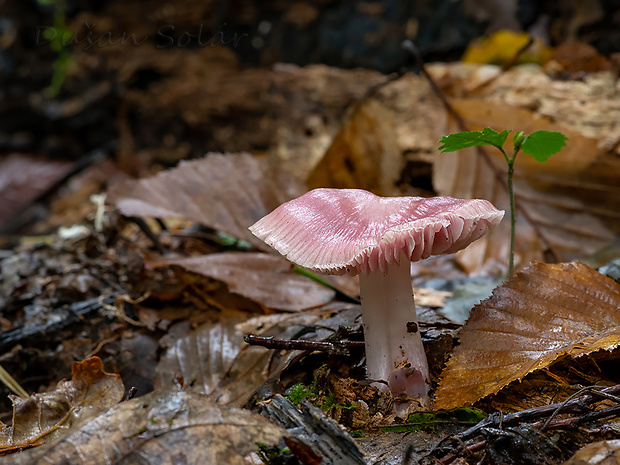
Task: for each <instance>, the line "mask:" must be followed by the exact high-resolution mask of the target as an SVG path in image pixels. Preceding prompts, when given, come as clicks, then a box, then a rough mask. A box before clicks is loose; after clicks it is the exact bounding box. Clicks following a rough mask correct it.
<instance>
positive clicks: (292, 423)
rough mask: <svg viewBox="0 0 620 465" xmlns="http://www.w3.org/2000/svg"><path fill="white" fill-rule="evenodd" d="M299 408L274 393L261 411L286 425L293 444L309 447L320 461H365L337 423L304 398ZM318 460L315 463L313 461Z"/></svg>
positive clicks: (348, 463)
mask: <svg viewBox="0 0 620 465" xmlns="http://www.w3.org/2000/svg"><path fill="white" fill-rule="evenodd" d="M300 408H301V410H297V408H296V407H295V405H294V404H293V403H292V402H291V401H290V400H288V399H286V398H285V397H282V396H281V395H279V394H278V395H275V396H274V397H273V398H272V399H271V400H270V401H268V402H266V403H265V404H263V406H262V410H263V411H262V414H263V415H265V416H266V417H267V418H270V419H272V420H274V421H275V422H276V423H278V424H279V425H281V426H283V427H284V428H286V429H287V430H288V431H289V433H291V436H292V437H294V438H295V439H294V443H293V444H295V445H293V447H291V444H290V442H291V441H290V440H289V441H288V442H287V444H288V445H289V447H290V448H291V450H294V448H295V447H296V446H297V447H299V448H300V449H301V448H304V449H306V450H308V449H309V450H310V451H311V452H310V453H312V452H313V453H314V454H316V455H317V456H318V457H320V458H321V460H322V462H321V463H338V464H341V465H359V464H365V463H366V461H365V460H364V457H363V455H362V453H361V452H360V450H359V449H358V447H357V445H356V444H355V442H354V440H353V438H352V437H351V436H350V435H349V434H348V433H347V432H346V431H345V430H343V429H341V428H340V427H339V426H338V424H337V423H336V422H335V421H334V420H332V419H330V418H327V417H326V416H325V414H324V413H323V412H322V411H321V410H320V409H318V408H317V407H315V406H314V405H312V404H310V403H309V402H307V401H306V400H304V401H303V402H302V405H301V407H300ZM316 463H319V462H316Z"/></svg>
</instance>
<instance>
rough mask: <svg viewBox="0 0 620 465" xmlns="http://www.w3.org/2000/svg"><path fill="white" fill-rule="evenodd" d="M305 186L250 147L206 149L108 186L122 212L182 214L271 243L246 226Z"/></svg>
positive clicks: (160, 215) (252, 240)
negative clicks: (149, 174) (247, 149)
mask: <svg viewBox="0 0 620 465" xmlns="http://www.w3.org/2000/svg"><path fill="white" fill-rule="evenodd" d="M302 192H303V189H302V187H301V186H300V185H298V184H297V183H296V182H295V181H294V180H292V179H291V178H290V177H287V176H285V175H284V174H283V173H282V172H281V171H280V170H278V169H276V168H275V167H273V166H271V165H269V164H268V163H267V162H266V160H264V159H259V158H256V157H253V156H252V155H250V154H248V153H240V154H208V155H207V157H205V158H203V159H200V160H192V161H185V162H181V163H180V164H179V166H178V167H177V168H174V169H170V170H166V171H163V172H161V173H159V174H157V175H156V176H153V177H151V178H146V179H140V180H137V181H128V182H125V183H122V184H119V185H117V186H114V187H113V188H111V189H110V190H109V192H108V197H109V200H110V202H111V203H112V204H114V205H116V206H117V207H118V209H119V210H120V212H121V213H122V214H123V215H126V216H139V217H158V218H166V217H169V218H183V219H187V220H192V221H195V222H198V223H201V224H203V225H205V226H209V227H211V228H213V229H216V230H218V231H223V232H225V233H228V234H230V235H232V236H235V237H236V238H237V239H243V240H246V241H248V242H250V243H251V244H253V245H254V246H256V247H257V248H259V249H261V250H267V249H269V247H268V246H266V245H265V244H264V243H263V242H262V241H260V240H258V239H257V238H256V237H254V235H253V234H252V233H250V231H249V230H248V229H247V228H248V226H250V225H251V224H253V223H254V222H256V221H257V220H259V219H260V218H262V217H263V216H265V215H266V214H267V213H269V212H270V211H271V210H273V209H274V208H276V207H277V206H278V205H280V204H282V203H284V202H286V201H288V200H290V199H291V198H293V197H296V196H298V195H300V194H301V193H302Z"/></svg>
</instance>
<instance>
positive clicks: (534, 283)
mask: <svg viewBox="0 0 620 465" xmlns="http://www.w3.org/2000/svg"><path fill="white" fill-rule="evenodd" d="M460 341H461V344H460V345H459V346H458V347H457V348H456V350H455V351H454V354H453V355H452V357H451V359H450V361H449V362H448V364H447V366H446V368H445V370H444V372H443V375H442V380H441V383H440V385H439V389H438V391H437V396H436V403H435V407H436V408H437V409H450V408H454V407H461V406H466V405H471V404H473V403H474V402H476V401H477V400H479V399H481V398H483V397H485V396H488V395H490V394H495V393H497V392H498V391H499V390H500V389H502V388H503V387H504V386H506V385H507V384H509V383H511V382H513V381H515V380H520V379H522V378H523V377H524V376H525V375H527V374H528V373H531V372H533V371H535V370H540V369H542V368H545V367H547V366H549V365H551V364H552V363H553V362H554V361H555V360H557V359H559V358H561V357H564V356H573V357H579V356H582V355H586V354H590V353H592V352H595V351H597V350H601V349H606V350H612V349H614V348H616V347H617V346H618V345H619V344H620V285H618V284H617V283H616V282H615V281H613V280H611V279H609V278H607V277H605V276H603V275H601V274H600V273H598V272H597V271H595V270H593V269H592V268H589V267H587V266H586V265H584V264H582V263H579V262H571V263H564V264H560V265H549V264H544V263H535V264H534V265H532V266H530V267H528V268H526V269H525V270H524V271H522V272H520V273H517V275H516V276H515V277H514V278H512V279H511V280H510V281H508V282H506V283H505V284H503V285H502V286H500V287H498V288H496V289H495V290H494V291H493V295H492V296H491V297H489V298H488V299H486V300H484V301H483V302H481V303H480V304H478V305H476V306H475V307H474V308H473V310H472V312H471V316H470V317H469V319H468V320H467V323H466V324H465V325H464V326H463V328H462V330H461V334H460Z"/></svg>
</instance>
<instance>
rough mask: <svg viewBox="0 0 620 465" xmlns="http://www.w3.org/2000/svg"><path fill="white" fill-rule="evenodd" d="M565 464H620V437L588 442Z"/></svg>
mask: <svg viewBox="0 0 620 465" xmlns="http://www.w3.org/2000/svg"><path fill="white" fill-rule="evenodd" d="M563 465H620V439H614V440H610V441H599V442H595V443H592V444H588V445H587V446H585V447H582V448H581V449H579V450H578V451H577V452H575V455H573V456H572V457H571V459H570V460H568V461H566V462H564V464H563Z"/></svg>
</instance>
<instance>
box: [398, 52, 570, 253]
mask: <svg viewBox="0 0 620 465" xmlns="http://www.w3.org/2000/svg"><path fill="white" fill-rule="evenodd" d="M402 47H403V48H404V49H405V50H407V51H408V52H409V53H411V54H412V55H413V57H414V58H415V60H416V62H417V65H418V67H419V68H420V73H421V74H422V75H423V76H424V77H425V78H426V79H427V80H428V82H429V84H430V86H431V88H432V89H433V91H434V92H435V94H436V95H437V97H438V98H439V100H440V101H441V103H442V104H443V106H444V108H445V109H446V111H447V112H448V114H449V115H450V116H451V117H452V118H453V119H454V120H455V121H456V124H457V125H458V126H459V128H460V130H461V131H469V128H468V127H467V124H466V123H465V120H464V119H463V117H462V116H461V115H460V114H459V113H458V112H457V111H456V110H455V109H454V107H453V106H452V104H451V103H450V102H449V100H448V98H447V97H446V94H445V92H444V91H443V90H441V88H440V87H439V86H438V85H437V83H436V82H435V79H433V77H432V76H431V75H430V74H429V72H428V70H427V69H426V63H425V62H424V59H423V58H422V55H421V54H420V51H419V50H418V48H417V47H416V46H415V44H414V43H413V42H412V41H411V40H405V41H403V43H402ZM475 149H476V152H477V154H478V155H479V156H480V157H481V158H482V160H483V161H484V162H485V163H486V164H487V166H488V167H489V169H490V170H491V171H492V173H493V177H494V178H495V179H496V181H497V182H498V184H499V185H500V186H502V188H503V189H504V190H505V191H506V192H508V186H507V185H506V183H505V180H504V178H505V176H504V173H503V172H502V170H500V169H499V168H498V167H497V166H496V165H495V163H493V161H492V159H491V156H490V155H489V153H488V152H487V151H486V150H485V149H484V147H482V146H477V147H475ZM515 197H519V196H518V195H516V194H515ZM515 208H516V210H517V211H518V212H519V213H520V214H521V215H522V216H523V218H525V220H526V221H527V222H528V223H529V224H530V225H531V226H532V229H534V232H535V233H536V235H537V236H538V238H539V239H540V242H541V244H542V246H543V247H544V248H545V249H546V251H549V252H550V253H551V254H552V255H553V259H554V261H556V262H558V261H560V257H559V255H558V253H557V252H556V251H555V250H554V249H553V246H552V245H551V243H550V242H549V241H548V240H547V238H546V237H545V235H544V234H543V232H542V231H541V229H540V228H539V227H538V223H536V221H534V219H533V218H532V217H531V216H530V214H529V213H528V212H527V210H525V209H524V208H523V207H521V206H520V205H519V204H517V205H516V207H515Z"/></svg>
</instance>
